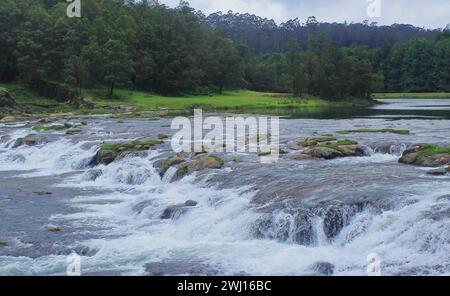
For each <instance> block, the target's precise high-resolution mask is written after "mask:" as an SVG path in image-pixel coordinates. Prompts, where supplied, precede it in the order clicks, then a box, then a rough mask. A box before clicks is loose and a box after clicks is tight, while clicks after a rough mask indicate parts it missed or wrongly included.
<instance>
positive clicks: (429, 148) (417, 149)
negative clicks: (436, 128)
mask: <svg viewBox="0 0 450 296" xmlns="http://www.w3.org/2000/svg"><path fill="white" fill-rule="evenodd" d="M399 162H400V163H404V164H412V165H417V166H423V167H440V166H444V165H448V164H450V147H438V146H434V145H428V144H416V145H413V146H411V147H409V148H408V149H406V150H405V152H403V155H402V157H401V158H400V159H399Z"/></svg>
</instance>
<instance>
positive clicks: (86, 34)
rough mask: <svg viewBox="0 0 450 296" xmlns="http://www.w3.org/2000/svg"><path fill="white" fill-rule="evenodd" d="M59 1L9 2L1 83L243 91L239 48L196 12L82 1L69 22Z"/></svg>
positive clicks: (2, 17)
mask: <svg viewBox="0 0 450 296" xmlns="http://www.w3.org/2000/svg"><path fill="white" fill-rule="evenodd" d="M66 8H67V3H66V2H65V1H63V2H62V1H56V0H46V1H44V0H39V1H35V0H2V1H1V5H0V47H1V48H2V50H1V52H0V55H1V56H0V60H1V61H2V62H1V63H0V80H10V81H11V80H16V79H20V80H22V81H24V82H26V83H28V84H30V85H31V86H33V85H35V84H37V81H39V80H42V79H45V80H50V81H59V82H65V83H68V84H70V85H74V86H75V87H76V89H77V90H78V91H79V90H80V89H82V88H83V87H92V86H95V85H104V86H107V87H108V89H109V93H110V95H112V94H113V91H114V89H115V88H116V87H128V88H139V89H143V90H149V91H154V92H158V93H161V94H165V95H169V94H176V95H179V94H185V93H191V94H195V93H196V92H202V91H204V89H211V90H214V91H222V90H223V89H224V88H229V87H240V84H241V83H242V79H243V78H242V76H243V70H244V68H243V66H244V64H243V61H242V58H241V55H240V50H239V46H237V45H236V44H235V43H234V42H233V41H231V40H230V39H229V38H228V37H227V36H225V35H224V34H223V33H220V32H217V31H216V30H211V29H210V28H206V27H205V26H203V25H202V24H201V23H200V21H199V19H198V17H197V16H196V15H195V13H194V12H193V10H192V9H191V8H189V7H188V6H186V5H183V4H181V5H180V6H179V7H177V8H176V9H168V8H166V7H165V6H160V5H156V4H154V3H153V2H151V1H145V0H144V1H111V0H83V5H82V17H81V18H68V17H67V15H66Z"/></svg>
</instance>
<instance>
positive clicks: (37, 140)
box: [13, 134, 47, 148]
mask: <svg viewBox="0 0 450 296" xmlns="http://www.w3.org/2000/svg"><path fill="white" fill-rule="evenodd" d="M45 142H47V138H46V137H45V136H41V135H36V134H31V135H28V136H26V137H24V138H19V139H17V140H16V142H15V143H14V146H13V148H17V147H20V146H23V145H27V146H36V145H39V144H43V143H45Z"/></svg>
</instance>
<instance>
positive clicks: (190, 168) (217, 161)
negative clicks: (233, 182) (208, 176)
mask: <svg viewBox="0 0 450 296" xmlns="http://www.w3.org/2000/svg"><path fill="white" fill-rule="evenodd" d="M224 165H225V162H224V160H223V159H221V158H220V157H218V156H203V157H200V158H199V159H197V160H194V161H193V162H191V163H189V164H187V165H183V166H181V167H179V168H178V170H177V172H176V177H177V178H178V179H181V178H183V177H184V176H186V175H187V174H191V173H193V172H198V171H202V170H205V169H220V168H222V167H223V166H224Z"/></svg>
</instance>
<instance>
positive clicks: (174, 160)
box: [160, 155, 186, 177]
mask: <svg viewBox="0 0 450 296" xmlns="http://www.w3.org/2000/svg"><path fill="white" fill-rule="evenodd" d="M185 161H186V159H185V158H184V157H182V156H179V155H177V156H174V157H170V158H167V159H165V160H164V161H163V162H162V163H161V169H160V175H161V177H162V176H164V175H165V174H166V172H167V170H169V168H171V167H172V166H175V165H178V164H182V163H183V162H185Z"/></svg>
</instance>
